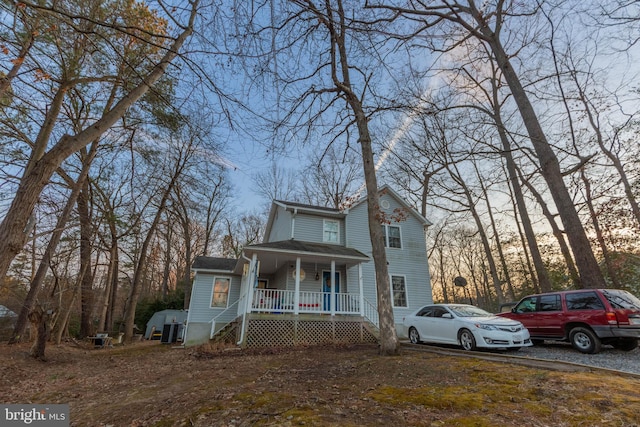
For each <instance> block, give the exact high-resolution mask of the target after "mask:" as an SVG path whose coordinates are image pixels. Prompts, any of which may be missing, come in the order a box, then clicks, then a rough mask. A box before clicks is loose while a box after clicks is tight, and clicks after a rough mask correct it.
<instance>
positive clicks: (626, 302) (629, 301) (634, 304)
mask: <svg viewBox="0 0 640 427" xmlns="http://www.w3.org/2000/svg"><path fill="white" fill-rule="evenodd" d="M602 293H603V294H604V296H605V298H607V300H609V302H610V303H611V305H612V306H613V307H614V308H622V309H632V310H640V299H638V298H637V297H635V296H634V295H632V294H630V293H629V292H627V291H621V290H617V289H605V290H603V291H602Z"/></svg>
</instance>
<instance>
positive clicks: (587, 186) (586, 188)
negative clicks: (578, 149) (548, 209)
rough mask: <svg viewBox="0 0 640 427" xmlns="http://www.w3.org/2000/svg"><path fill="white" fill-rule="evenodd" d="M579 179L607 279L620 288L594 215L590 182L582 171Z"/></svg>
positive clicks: (602, 234) (596, 216)
mask: <svg viewBox="0 0 640 427" xmlns="http://www.w3.org/2000/svg"><path fill="white" fill-rule="evenodd" d="M580 177H581V178H582V182H583V183H584V192H585V201H586V203H587V209H588V210H589V215H591V223H592V224H593V230H594V231H595V233H596V240H597V241H598V244H599V245H600V250H601V251H602V258H603V259H604V265H605V267H606V268H607V273H609V279H611V284H612V285H613V287H614V288H620V281H619V280H618V273H617V272H616V269H615V267H614V266H613V262H612V261H611V255H610V254H609V249H608V248H607V242H606V241H605V239H604V233H603V232H602V228H601V227H600V221H598V215H597V214H596V209H595V207H594V206H593V196H592V194H591V182H590V181H589V178H587V175H586V174H585V173H584V170H581V171H580Z"/></svg>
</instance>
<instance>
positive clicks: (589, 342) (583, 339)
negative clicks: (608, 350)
mask: <svg viewBox="0 0 640 427" xmlns="http://www.w3.org/2000/svg"><path fill="white" fill-rule="evenodd" d="M569 341H571V345H572V346H573V348H575V349H576V350H578V351H579V352H581V353H587V354H595V353H598V352H599V351H600V348H601V347H602V343H601V342H600V338H598V337H597V336H596V334H594V333H593V331H592V330H591V329H588V328H583V327H581V326H579V327H577V328H573V329H572V330H571V332H570V333H569Z"/></svg>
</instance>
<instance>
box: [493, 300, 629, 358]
mask: <svg viewBox="0 0 640 427" xmlns="http://www.w3.org/2000/svg"><path fill="white" fill-rule="evenodd" d="M498 316H503V317H508V318H510V319H514V320H519V321H520V322H522V323H523V324H524V326H526V327H527V329H528V330H529V333H530V335H531V341H533V342H534V343H536V342H538V343H541V342H542V341H543V340H560V341H569V342H570V343H571V345H572V346H573V348H575V349H576V350H578V351H580V352H582V353H591V354H592V353H597V352H599V351H600V348H601V347H602V344H611V345H612V346H613V347H615V348H617V349H620V350H624V351H631V350H633V349H635V348H636V347H638V339H640V299H638V298H636V297H635V296H633V295H632V294H630V293H629V292H627V291H622V290H618V289H581V290H577V291H562V292H550V293H546V294H537V295H529V296H527V297H524V298H523V299H521V300H520V302H518V303H517V304H516V305H515V306H514V307H513V308H512V309H511V312H507V313H499V314H498Z"/></svg>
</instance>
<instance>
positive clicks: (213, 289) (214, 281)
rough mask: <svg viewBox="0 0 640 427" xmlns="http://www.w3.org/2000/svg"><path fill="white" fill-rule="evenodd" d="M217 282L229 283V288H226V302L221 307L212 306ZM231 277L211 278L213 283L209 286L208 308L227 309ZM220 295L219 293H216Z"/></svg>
mask: <svg viewBox="0 0 640 427" xmlns="http://www.w3.org/2000/svg"><path fill="white" fill-rule="evenodd" d="M218 280H228V281H229V286H228V288H227V301H226V304H225V305H224V306H221V305H213V297H214V295H215V294H216V282H217V281H218ZM231 280H232V279H231V277H229V276H214V277H213V283H212V286H211V297H210V298H209V307H210V308H216V309H221V308H222V309H224V308H227V307H229V296H230V295H231ZM218 293H221V292H218Z"/></svg>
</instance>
